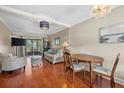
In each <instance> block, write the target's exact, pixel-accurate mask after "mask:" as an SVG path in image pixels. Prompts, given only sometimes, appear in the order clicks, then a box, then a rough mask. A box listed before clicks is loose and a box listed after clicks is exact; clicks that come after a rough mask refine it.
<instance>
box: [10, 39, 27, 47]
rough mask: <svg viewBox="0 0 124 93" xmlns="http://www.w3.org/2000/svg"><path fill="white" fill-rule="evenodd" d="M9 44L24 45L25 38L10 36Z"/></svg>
mask: <svg viewBox="0 0 124 93" xmlns="http://www.w3.org/2000/svg"><path fill="white" fill-rule="evenodd" d="M11 45H12V46H25V45H26V40H25V39H22V38H14V37H12V38H11Z"/></svg>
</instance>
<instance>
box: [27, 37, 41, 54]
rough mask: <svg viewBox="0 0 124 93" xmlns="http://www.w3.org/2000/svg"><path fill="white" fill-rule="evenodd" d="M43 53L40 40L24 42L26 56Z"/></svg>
mask: <svg viewBox="0 0 124 93" xmlns="http://www.w3.org/2000/svg"><path fill="white" fill-rule="evenodd" d="M42 53H43V40H42V39H28V40H26V54H27V55H41V54H42Z"/></svg>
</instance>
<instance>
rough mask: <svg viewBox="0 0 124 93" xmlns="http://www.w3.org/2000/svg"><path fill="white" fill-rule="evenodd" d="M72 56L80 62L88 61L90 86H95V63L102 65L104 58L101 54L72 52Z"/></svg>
mask: <svg viewBox="0 0 124 93" xmlns="http://www.w3.org/2000/svg"><path fill="white" fill-rule="evenodd" d="M72 57H73V58H75V59H77V60H78V61H80V62H87V63H88V64H89V70H90V87H91V88H92V87H93V65H94V64H100V66H102V64H103V61H104V59H103V58H102V57H99V56H95V55H89V54H72Z"/></svg>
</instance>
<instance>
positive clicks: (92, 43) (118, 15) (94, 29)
mask: <svg viewBox="0 0 124 93" xmlns="http://www.w3.org/2000/svg"><path fill="white" fill-rule="evenodd" d="M120 22H124V6H121V7H119V8H117V9H114V10H113V11H112V12H111V13H110V14H109V15H107V16H105V17H104V18H97V19H95V18H92V19H89V20H88V21H85V22H83V23H80V24H78V25H76V26H74V27H72V28H70V29H69V43H70V46H71V47H72V48H73V49H74V50H73V52H80V53H90V54H94V55H98V56H101V57H103V58H104V60H105V61H104V65H105V66H107V67H112V66H113V64H114V60H115V57H116V55H117V53H118V52H120V53H121V59H120V62H119V65H118V68H117V72H123V73H122V76H123V77H124V43H111V44H103V43H99V37H100V36H99V28H100V27H102V26H107V25H111V24H116V23H120Z"/></svg>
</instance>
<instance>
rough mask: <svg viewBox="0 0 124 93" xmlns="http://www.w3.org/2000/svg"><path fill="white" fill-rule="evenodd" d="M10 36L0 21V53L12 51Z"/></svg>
mask: <svg viewBox="0 0 124 93" xmlns="http://www.w3.org/2000/svg"><path fill="white" fill-rule="evenodd" d="M10 36H11V33H10V31H9V29H8V28H7V27H6V26H5V25H4V24H3V22H1V21H0V53H4V54H8V53H10V52H12V48H11V39H10Z"/></svg>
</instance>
